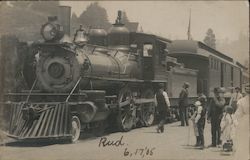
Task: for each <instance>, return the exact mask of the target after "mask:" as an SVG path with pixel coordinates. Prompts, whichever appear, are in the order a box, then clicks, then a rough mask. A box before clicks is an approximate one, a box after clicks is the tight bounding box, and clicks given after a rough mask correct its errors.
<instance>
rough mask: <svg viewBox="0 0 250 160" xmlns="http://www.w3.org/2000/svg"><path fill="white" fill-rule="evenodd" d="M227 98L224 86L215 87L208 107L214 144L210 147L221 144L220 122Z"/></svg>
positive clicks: (208, 118)
mask: <svg viewBox="0 0 250 160" xmlns="http://www.w3.org/2000/svg"><path fill="white" fill-rule="evenodd" d="M225 103H226V101H225V98H224V93H223V90H222V88H215V89H214V97H213V98H212V99H211V101H210V105H209V107H208V117H207V120H208V123H210V122H211V133H212V144H211V145H210V146H209V147H216V145H219V144H221V140H220V131H221V128H220V123H221V119H222V116H223V109H224V106H225Z"/></svg>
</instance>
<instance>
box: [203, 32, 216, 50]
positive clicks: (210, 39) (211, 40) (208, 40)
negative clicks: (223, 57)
mask: <svg viewBox="0 0 250 160" xmlns="http://www.w3.org/2000/svg"><path fill="white" fill-rule="evenodd" d="M203 42H204V43H205V44H206V45H208V46H209V47H211V48H214V49H215V48H216V43H215V42H216V39H215V34H214V32H213V30H212V29H211V28H209V29H208V30H207V33H206V37H205V38H204V40H203Z"/></svg>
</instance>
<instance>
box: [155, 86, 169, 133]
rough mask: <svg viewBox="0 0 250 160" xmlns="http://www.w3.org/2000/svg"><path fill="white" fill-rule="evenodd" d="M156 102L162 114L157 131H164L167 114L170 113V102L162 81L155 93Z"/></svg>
mask: <svg viewBox="0 0 250 160" xmlns="http://www.w3.org/2000/svg"><path fill="white" fill-rule="evenodd" d="M155 103H156V106H157V109H158V112H159V115H160V122H159V124H158V126H157V132H158V133H160V132H162V133H163V132H164V124H165V121H166V116H167V114H168V113H169V107H170V102H169V98H168V94H167V92H165V91H164V84H162V83H160V84H159V88H158V91H157V92H156V94H155Z"/></svg>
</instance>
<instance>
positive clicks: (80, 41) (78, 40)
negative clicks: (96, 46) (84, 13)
mask: <svg viewBox="0 0 250 160" xmlns="http://www.w3.org/2000/svg"><path fill="white" fill-rule="evenodd" d="M87 41H88V36H87V33H86V31H85V30H84V29H83V27H82V25H80V28H79V29H78V30H77V31H76V34H75V37H74V43H75V44H77V45H84V44H86V43H87Z"/></svg>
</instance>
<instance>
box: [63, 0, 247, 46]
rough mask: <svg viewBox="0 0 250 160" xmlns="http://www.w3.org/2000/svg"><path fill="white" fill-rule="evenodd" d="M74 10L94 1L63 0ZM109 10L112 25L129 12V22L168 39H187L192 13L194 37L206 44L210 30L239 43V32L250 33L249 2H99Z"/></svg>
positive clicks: (218, 36)
mask: <svg viewBox="0 0 250 160" xmlns="http://www.w3.org/2000/svg"><path fill="white" fill-rule="evenodd" d="M60 3H61V5H68V6H71V7H72V12H75V13H76V14H77V15H78V16H79V15H80V14H81V13H82V12H83V11H84V10H85V9H86V7H87V6H88V5H89V4H90V3H91V1H61V2H60ZM98 3H99V4H100V6H102V7H104V8H105V9H106V10H107V14H108V18H109V21H110V22H112V23H113V22H114V21H115V19H116V17H117V11H118V10H123V11H126V13H127V16H128V18H129V20H130V21H135V22H139V23H140V25H141V26H142V28H143V31H144V32H146V33H152V34H157V35H160V36H163V37H166V38H169V39H187V30H188V21H189V11H190V10H191V35H192V38H193V39H194V40H200V41H203V39H204V37H205V34H206V31H207V29H208V28H212V29H213V31H214V33H215V35H216V39H217V40H225V39H228V40H229V41H233V40H237V39H238V36H239V34H240V33H244V34H247V35H248V33H249V4H248V2H247V1H99V2H98Z"/></svg>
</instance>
